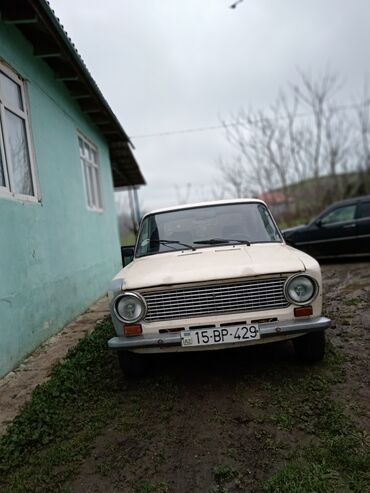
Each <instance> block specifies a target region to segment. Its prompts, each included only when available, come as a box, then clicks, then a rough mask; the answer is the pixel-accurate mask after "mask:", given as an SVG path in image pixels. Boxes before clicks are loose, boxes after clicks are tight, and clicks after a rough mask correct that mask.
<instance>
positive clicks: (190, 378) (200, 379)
mask: <svg viewBox="0 0 370 493" xmlns="http://www.w3.org/2000/svg"><path fill="white" fill-rule="evenodd" d="M322 270H323V278H324V292H325V300H324V314H325V315H327V316H329V317H330V318H332V319H333V326H332V328H331V329H329V330H328V331H327V338H328V341H329V350H328V357H327V358H326V360H325V362H324V363H322V364H319V365H316V366H314V367H307V366H305V365H303V364H301V363H300V362H299V361H297V360H296V358H295V355H294V352H293V348H292V346H291V343H280V344H278V345H269V346H261V347H253V348H252V347H251V348H246V349H243V350H235V351H224V352H212V353H211V352H210V353H207V354H202V355H200V354H199V353H198V354H191V355H180V356H178V355H177V356H172V355H168V356H161V357H160V358H154V360H153V361H152V374H151V375H150V376H148V377H146V378H144V379H143V380H141V381H140V382H130V381H127V380H125V379H121V378H120V376H118V375H119V374H118V372H117V375H116V376H114V377H113V379H114V381H112V393H114V396H115V397H114V398H115V399H117V405H118V407H119V412H118V413H115V417H114V418H113V419H112V420H111V422H110V423H109V425H108V426H106V427H105V428H104V429H102V430H99V433H98V434H97V436H96V437H95V438H94V440H93V443H92V446H91V448H90V452H89V454H88V456H87V457H85V458H84V459H83V460H81V462H80V464H79V466H78V471H77V474H76V475H75V477H74V478H73V479H70V480H69V481H68V482H67V483H66V484H64V486H63V490H64V491H70V492H87V491H88V492H119V491H120V492H129V493H131V492H132V493H154V492H158V493H164V492H167V493H173V492H174V493H197V492H199V493H204V492H210V493H222V492H230V493H231V492H240V491H243V492H259V491H266V488H267V489H268V488H269V487H270V490H268V491H310V487H308V489H307V490H304V489H299V488H298V486H297V487H296V489H294V488H295V487H294V485H293V486H292V485H291V484H289V485H288V486H286V489H285V490H284V488H283V489H281V490H278V489H273V487H272V486H271V485H270V486H268V485H269V481H271V478H273V476H274V474H276V473H278V471H279V470H280V469H281V468H284V467H286V466H287V464H289V463H291V462H292V461H293V462H294V460H295V459H296V456H297V455H299V454H301V453H302V450H303V449H304V450H306V451H307V450H311V449H309V447H311V448H312V447H315V444H316V445H317V444H319V445H320V444H321V445H320V447H321V449H323V447H324V445H322V444H323V443H324V442H325V440H326V439H324V438H323V436H324V434H325V432H326V431H325V426H328V427H329V428H330V427H333V426H336V424H335V423H334V425H333V422H334V421H335V419H339V418H338V417H333V416H334V414H335V413H333V411H332V410H333V409H336V407H335V406H336V405H338V406H340V409H342V410H344V420H347V418H348V420H350V421H351V422H353V423H354V425H355V426H356V428H357V430H359V431H360V433H361V434H363V436H364V440H365V441H366V440H368V434H369V430H370V428H369V424H370V420H369V419H370V417H369V402H370V393H369V346H370V263H369V262H368V263H356V264H339V265H334V264H331V265H330V264H329V265H324V266H322ZM112 357H113V355H112ZM324 401H325V403H326V404H327V405H326V407H325V408H324V407H322V403H323V402H324ZM333 406H334V407H333ZM328 409H330V410H331V411H330V413H331V414H330V413H329V411H327V410H328ZM326 412H328V413H329V414H330V420H331V421H330V422H329V421H328V420H329V417H327V416H326V415H324V414H325V413H326ZM338 412H339V411H338ZM337 414H338V413H337ZM337 414H335V416H337ZM338 416H339V414H338ZM341 416H342V415H341ZM340 419H342V422H343V416H342V417H341V418H340ZM325 420H326V421H325ZM325 423H326V424H325ZM341 426H342V425H341ZM323 440H324V441H323ZM325 443H327V442H325ZM305 447H306V448H305ZM307 447H308V448H307ZM321 449H320V450H321ZM312 450H316V449H315V448H313V449H312ZM324 452H325V451H324ZM324 452H323V453H324ZM305 453H307V452H305ZM315 453H316V452H315ZM338 460H339V459H338ZM340 460H342V459H340ZM333 464H334V465H333V466H331V467H332V469H333V470H335V471H336V472H335V474H337V476H338V477H336V476H335V474H334V473H333V474H334V479H333V477H329V478H328V480H327V481H328V484H329V483H330V484H331V486H330V488H332V490H331V489H330V488H329V487H328V489H325V488H326V487H325V488H324V489H323V490H322V491H324V490H325V491H335V482H337V484H338V485H339V486H338V489H337V491H360V490H361V488H363V486H360V485H359V484H360V483H358V484H357V483H356V477H354V478H352V479H351V481H349V480H348V481H347V480H344V479H343V478H341V477H340V475H341V472H340V466H339V465H338V464H339V462H338V464H337V465H335V463H334V462H333ZM323 467H324V466H323ZM338 471H339V472H338ZM298 477H299V474H298ZM302 481H303V482H304V481H305V478H302ZM333 481H334V482H333ZM342 481H344V482H342ZM346 481H347V482H346ZM353 484H354V485H355V486H351V485H353ZM356 484H357V486H356ZM333 485H334V486H333ZM341 485H342V486H341ZM343 485H344V486H343ZM348 485H349V486H348ZM356 487H357V489H356ZM289 488H290V489H289ZM312 488H314V487H312ZM348 488H349V489H348ZM312 491H317V490H314V489H312Z"/></svg>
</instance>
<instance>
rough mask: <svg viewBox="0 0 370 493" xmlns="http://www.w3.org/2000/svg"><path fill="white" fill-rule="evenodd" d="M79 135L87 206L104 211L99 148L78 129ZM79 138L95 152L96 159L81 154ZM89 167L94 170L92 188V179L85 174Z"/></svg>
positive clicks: (90, 208)
mask: <svg viewBox="0 0 370 493" xmlns="http://www.w3.org/2000/svg"><path fill="white" fill-rule="evenodd" d="M77 137H78V150H79V156H80V163H81V173H82V181H83V184H84V190H85V200H86V208H87V210H89V211H93V212H103V211H104V207H103V193H102V186H101V173H100V160H99V152H98V148H97V146H96V145H95V144H94V143H93V142H92V141H91V140H90V139H88V138H87V137H86V136H85V135H84V134H83V133H82V132H80V131H77ZM79 139H81V140H82V142H83V143H84V145H86V146H88V147H89V148H90V149H91V150H92V151H93V152H94V153H95V156H96V161H94V159H90V158H89V157H86V155H82V154H81V147H80V143H79ZM92 155H93V153H92ZM89 168H90V169H92V170H93V171H94V173H93V175H92V176H93V183H92V189H91V188H90V185H91V183H90V180H89V181H87V180H86V174H85V169H87V170H88V169H89ZM88 176H91V175H88ZM99 199H100V201H99ZM90 204H92V205H90Z"/></svg>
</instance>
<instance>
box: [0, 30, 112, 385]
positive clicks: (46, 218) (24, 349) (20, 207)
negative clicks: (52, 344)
mask: <svg viewBox="0 0 370 493" xmlns="http://www.w3.org/2000/svg"><path fill="white" fill-rule="evenodd" d="M0 57H1V58H2V59H4V60H5V61H6V62H7V63H8V64H9V65H11V66H12V67H13V68H14V69H15V70H16V71H18V72H19V73H20V74H21V75H22V77H24V78H25V79H26V80H27V89H28V95H29V104H30V113H31V127H32V134H33V144H34V151H35V156H36V165H37V172H38V176H39V183H40V189H41V203H31V202H20V201H16V200H11V199H6V198H3V197H0V376H2V375H4V374H5V373H7V372H8V371H9V370H11V369H12V368H14V367H15V366H16V365H17V364H18V363H19V362H20V361H21V360H22V359H23V358H24V357H25V356H26V355H27V354H29V353H30V352H31V351H32V350H33V349H35V348H36V347H37V346H38V345H39V344H40V343H41V342H42V341H44V340H46V339H47V338H48V337H50V336H51V335H53V334H55V333H56V332H58V330H59V329H60V328H61V327H63V325H65V324H66V323H67V322H69V321H70V320H72V319H73V318H74V317H75V316H76V315H78V314H79V313H81V312H82V311H84V310H85V309H86V308H87V307H88V306H89V305H90V304H91V303H92V302H93V301H95V300H96V299H97V298H99V297H100V296H101V295H103V294H104V293H105V291H106V288H107V285H108V282H109V280H110V279H111V277H112V276H113V275H114V274H115V273H116V272H117V271H118V270H119V268H120V246H119V239H118V230H117V221H116V213H115V208H114V198H113V184H112V176H111V168H110V161H109V153H108V147H107V144H106V142H105V140H104V138H103V137H102V135H101V134H100V133H99V130H98V129H97V128H96V127H95V126H94V125H93V124H92V123H91V122H90V121H89V119H88V118H87V117H86V116H85V115H84V114H83V113H81V111H80V110H79V107H78V106H77V104H76V103H75V102H74V101H73V100H72V99H71V98H70V97H69V95H68V92H67V90H66V89H65V87H64V85H63V83H61V82H58V81H56V80H55V78H54V76H53V74H52V72H51V71H50V70H49V68H48V66H47V65H46V64H45V63H44V62H43V61H41V60H38V59H35V58H34V57H33V51H32V47H31V45H30V44H29V43H28V42H27V41H26V40H25V38H24V37H23V36H22V35H21V34H20V33H19V32H18V30H17V29H16V28H14V27H13V26H9V25H4V24H2V23H1V22H0ZM77 129H79V130H80V131H81V132H82V133H83V134H85V135H86V136H87V137H88V138H89V139H90V140H92V141H93V142H94V143H95V144H96V145H97V147H98V152H99V158H100V175H101V184H102V195H103V204H104V212H103V213H98V212H92V211H89V210H87V208H86V201H85V195H84V188H83V181H82V172H81V164H80V159H79V148H78V140H77Z"/></svg>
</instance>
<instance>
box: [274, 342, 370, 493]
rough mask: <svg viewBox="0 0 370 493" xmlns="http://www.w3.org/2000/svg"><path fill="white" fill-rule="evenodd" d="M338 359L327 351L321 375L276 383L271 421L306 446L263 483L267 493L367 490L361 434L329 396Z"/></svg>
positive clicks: (368, 458) (338, 376)
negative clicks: (297, 432)
mask: <svg viewBox="0 0 370 493" xmlns="http://www.w3.org/2000/svg"><path fill="white" fill-rule="evenodd" d="M342 362H343V359H342V357H341V356H340V355H338V354H337V353H336V352H334V350H333V349H332V348H330V347H329V351H328V355H327V357H326V370H327V371H326V372H322V373H320V374H318V373H312V374H310V375H306V376H303V377H300V378H299V379H298V380H297V382H296V383H295V384H292V382H290V383H289V384H288V383H287V382H282V385H281V386H280V387H278V388H275V389H274V393H273V394H272V402H273V404H274V405H275V413H274V414H273V415H272V416H271V420H272V422H273V423H275V424H276V426H277V427H278V428H281V429H284V430H286V431H289V432H294V431H295V430H300V431H302V432H304V433H305V435H306V436H307V437H308V443H306V444H305V445H302V446H301V447H298V448H297V449H296V450H294V451H292V453H291V456H290V457H289V459H288V460H287V461H286V463H285V465H284V466H283V467H282V468H280V469H279V470H278V471H277V472H276V473H275V474H274V475H273V477H272V478H271V479H270V480H269V481H268V482H267V484H265V491H266V492H268V493H315V492H317V493H337V492H341V493H346V492H356V493H362V492H364V491H369V490H368V488H369V486H370V482H369V481H370V475H369V471H370V454H369V447H368V443H367V441H366V439H364V435H363V433H362V432H361V431H359V430H358V429H357V428H356V427H355V425H354V424H353V422H352V421H351V419H350V418H349V417H348V416H347V415H346V413H345V411H344V409H343V407H342V406H341V405H340V404H338V403H337V402H335V401H334V400H333V399H332V396H331V389H332V385H333V384H334V383H337V382H341V381H342V379H343V372H342V367H341V363H342Z"/></svg>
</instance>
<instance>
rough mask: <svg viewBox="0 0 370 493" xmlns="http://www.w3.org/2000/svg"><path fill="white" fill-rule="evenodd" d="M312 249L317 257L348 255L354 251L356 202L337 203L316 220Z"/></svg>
mask: <svg viewBox="0 0 370 493" xmlns="http://www.w3.org/2000/svg"><path fill="white" fill-rule="evenodd" d="M316 225H317V229H316V231H315V234H314V235H313V238H312V240H313V241H312V243H311V246H312V249H313V250H314V252H315V256H318V257H336V256H350V255H352V254H354V253H356V243H357V221H356V203H352V204H346V205H338V207H335V208H333V209H331V210H330V211H328V212H326V213H324V214H323V215H322V216H321V217H320V218H319V220H318V221H316Z"/></svg>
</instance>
